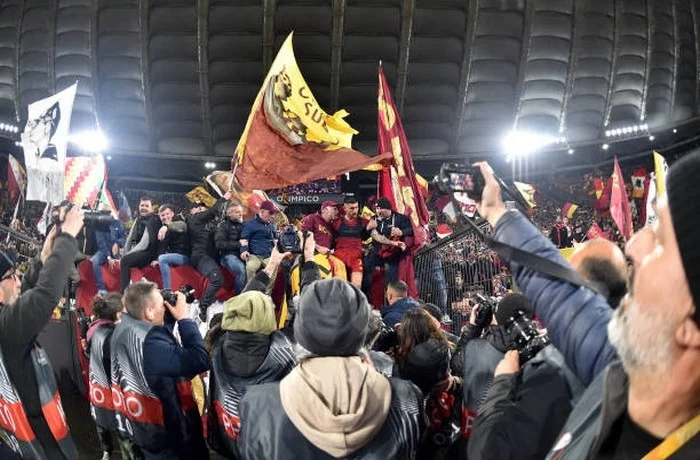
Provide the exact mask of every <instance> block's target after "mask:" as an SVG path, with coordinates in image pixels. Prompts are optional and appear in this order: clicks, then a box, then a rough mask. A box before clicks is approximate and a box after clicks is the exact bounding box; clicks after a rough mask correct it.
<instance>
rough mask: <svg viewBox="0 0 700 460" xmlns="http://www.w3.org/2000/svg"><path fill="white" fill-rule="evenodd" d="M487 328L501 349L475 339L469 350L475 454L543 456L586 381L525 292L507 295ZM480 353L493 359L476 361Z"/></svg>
mask: <svg viewBox="0 0 700 460" xmlns="http://www.w3.org/2000/svg"><path fill="white" fill-rule="evenodd" d="M477 322H478V320H477ZM487 331H488V332H487V334H486V335H485V341H486V342H488V344H487V345H486V347H493V348H494V349H496V350H497V351H498V355H496V354H494V353H488V352H485V350H484V348H483V347H482V348H480V349H475V348H474V345H477V344H478V343H479V342H481V340H473V341H472V342H470V344H468V345H467V349H466V351H465V363H464V365H465V369H466V370H465V374H466V375H465V397H466V396H467V395H469V398H470V399H469V400H468V401H466V400H465V407H466V408H467V409H469V410H470V412H471V413H472V414H473V413H475V412H478V416H477V417H476V418H475V419H474V424H473V427H472V431H471V434H470V436H469V458H470V459H506V458H518V459H520V458H523V459H540V458H543V457H544V456H545V455H546V453H547V452H548V450H549V447H550V446H551V445H552V444H553V443H554V441H555V439H556V436H557V434H558V433H559V430H560V429H561V427H562V426H563V425H564V422H565V421H566V418H567V417H568V415H569V413H570V412H571V409H572V407H573V405H574V404H575V402H576V401H577V400H578V397H580V395H581V393H582V392H583V386H582V385H581V383H580V381H578V379H577V378H576V376H575V375H573V373H572V372H571V370H569V368H568V367H567V366H566V364H565V363H564V358H563V356H561V354H560V353H559V352H558V351H557V350H556V349H555V348H554V347H553V346H552V345H549V344H548V342H547V340H546V339H545V338H546V335H543V333H542V331H540V330H539V329H538V328H537V325H536V323H534V322H533V321H532V310H531V308H530V302H529V301H528V299H527V297H525V296H523V295H522V294H508V295H506V296H505V297H503V299H502V300H501V302H500V303H499V304H498V306H497V307H496V308H495V313H494V315H493V324H492V326H490V327H489V329H488V330H487ZM492 331H493V333H492ZM490 337H493V338H497V340H494V339H490ZM498 337H500V338H498ZM470 345H471V346H470ZM503 352H505V355H504V354H503ZM497 356H501V357H502V359H500V362H499V361H497V359H498V358H497ZM480 357H481V358H484V357H489V358H490V359H488V360H487V359H482V360H481V361H480V364H477V363H475V361H476V360H477V359H479V358H480ZM495 362H497V363H498V364H495V366H494V363H495ZM521 363H522V364H523V366H522V371H521ZM470 366H472V367H473V368H471V369H470V368H469V367H470ZM494 368H495V369H494ZM477 372H480V373H482V374H481V376H480V377H483V380H481V383H483V385H482V386H475V385H474V383H475V382H477V380H476V379H475V378H474V377H475V376H477ZM489 372H490V374H488V373H489ZM492 377H493V379H492V380H491V378H492ZM467 379H468V382H469V383H468V385H469V388H467V384H466V381H467ZM477 396H478V400H477V399H476V398H477Z"/></svg>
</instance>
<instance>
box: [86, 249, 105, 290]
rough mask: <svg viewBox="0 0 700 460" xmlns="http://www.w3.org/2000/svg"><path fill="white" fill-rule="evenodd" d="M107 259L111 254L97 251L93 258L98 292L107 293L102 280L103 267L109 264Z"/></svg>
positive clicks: (93, 270)
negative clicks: (106, 263)
mask: <svg viewBox="0 0 700 460" xmlns="http://www.w3.org/2000/svg"><path fill="white" fill-rule="evenodd" d="M107 257H109V253H108V252H107V251H97V252H96V253H95V254H94V255H93V256H92V257H91V258H90V261H91V262H92V273H93V275H95V284H97V290H98V291H106V290H107V288H106V287H105V282H104V280H103V279H102V265H104V263H105V262H107Z"/></svg>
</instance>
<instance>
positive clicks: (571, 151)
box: [566, 149, 574, 155]
mask: <svg viewBox="0 0 700 460" xmlns="http://www.w3.org/2000/svg"><path fill="white" fill-rule="evenodd" d="M566 153H568V154H569V155H573V154H574V149H569V150H567V151H566Z"/></svg>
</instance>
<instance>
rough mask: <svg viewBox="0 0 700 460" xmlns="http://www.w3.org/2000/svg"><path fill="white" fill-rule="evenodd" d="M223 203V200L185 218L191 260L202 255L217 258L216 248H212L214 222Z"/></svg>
mask: <svg viewBox="0 0 700 460" xmlns="http://www.w3.org/2000/svg"><path fill="white" fill-rule="evenodd" d="M224 202H225V200H223V199H220V200H219V201H217V202H216V204H215V205H214V206H213V207H211V208H209V209H207V210H206V211H202V212H200V213H197V214H192V215H190V216H188V217H187V230H188V231H189V235H190V245H191V247H192V258H193V259H196V258H198V257H201V256H203V255H207V256H209V257H212V258H214V259H216V258H217V257H216V248H215V247H214V231H215V230H216V225H215V223H214V220H215V219H216V217H217V216H218V215H219V212H220V211H221V206H222V205H223V203H224Z"/></svg>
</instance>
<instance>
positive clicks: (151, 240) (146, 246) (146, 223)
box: [124, 214, 160, 258]
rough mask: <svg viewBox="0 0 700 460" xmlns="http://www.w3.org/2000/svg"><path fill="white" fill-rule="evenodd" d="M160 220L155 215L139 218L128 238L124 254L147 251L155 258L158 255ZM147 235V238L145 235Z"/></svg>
mask: <svg viewBox="0 0 700 460" xmlns="http://www.w3.org/2000/svg"><path fill="white" fill-rule="evenodd" d="M159 228H160V219H158V216H156V215H155V214H149V215H147V216H141V217H138V218H137V219H136V220H135V221H134V225H133V226H132V227H131V230H130V231H129V235H128V236H127V237H126V243H125V244H124V253H125V254H128V253H130V252H133V251H145V252H147V253H148V254H150V255H151V256H153V257H154V258H155V256H156V254H157V253H158V229H159ZM146 234H147V237H145V235H146Z"/></svg>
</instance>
